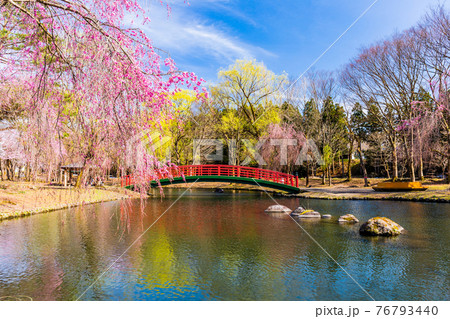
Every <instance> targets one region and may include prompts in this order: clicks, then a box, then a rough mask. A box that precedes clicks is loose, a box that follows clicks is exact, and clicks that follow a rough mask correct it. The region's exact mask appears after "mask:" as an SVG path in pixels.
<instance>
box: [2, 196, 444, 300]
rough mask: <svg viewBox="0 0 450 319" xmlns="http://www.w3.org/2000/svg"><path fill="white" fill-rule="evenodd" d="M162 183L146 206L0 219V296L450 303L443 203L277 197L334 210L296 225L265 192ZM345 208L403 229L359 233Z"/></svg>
mask: <svg viewBox="0 0 450 319" xmlns="http://www.w3.org/2000/svg"><path fill="white" fill-rule="evenodd" d="M165 192H166V197H165V199H163V200H161V199H149V200H146V201H145V202H144V203H145V205H146V206H145V208H144V209H143V211H142V210H141V208H140V207H141V201H140V200H134V201H131V202H130V201H121V202H109V203H102V204H96V205H88V206H85V207H79V208H74V209H69V210H63V211H59V212H53V213H49V214H43V215H36V216H32V217H28V218H23V219H17V220H9V221H4V222H2V223H0V298H3V299H6V298H21V299H24V298H26V297H31V298H32V299H33V300H76V299H78V298H80V299H81V300H369V299H370V298H369V296H368V294H367V293H366V292H364V290H366V291H367V292H368V293H369V294H370V295H371V296H372V297H373V298H374V299H376V300H450V288H449V287H450V276H449V267H448V266H449V257H450V249H449V244H450V242H449V239H450V233H449V231H450V227H449V226H450V219H449V214H450V204H434V203H414V202H392V201H324V200H305V199H293V198H277V201H278V202H279V203H280V204H284V205H286V206H288V207H290V208H295V207H297V206H298V205H302V206H304V207H307V208H314V209H315V210H317V211H319V212H321V213H323V214H325V213H328V214H331V215H333V219H331V220H321V221H318V222H312V221H302V222H299V223H300V225H301V226H302V228H303V229H302V228H300V227H299V226H298V225H297V224H296V223H295V222H294V221H293V220H292V219H290V218H289V217H287V216H284V217H283V216H281V217H280V216H270V215H267V214H265V213H264V212H263V211H264V209H265V208H267V207H268V206H269V205H272V204H273V201H272V199H270V198H269V197H267V196H265V195H264V194H260V193H249V192H229V193H225V194H214V193H212V192H211V191H210V190H204V191H201V190H196V191H193V190H192V191H188V192H187V193H186V194H185V196H183V197H182V198H180V199H179V200H178V201H176V200H177V198H178V196H179V195H180V194H181V192H182V191H180V190H166V191H165ZM175 201H176V202H175ZM174 202H175V203H174ZM167 209H168V210H167ZM166 210H167V212H166V213H165V214H164V215H163V216H162V217H161V218H160V219H159V220H157V219H158V217H160V216H161V214H162V213H164V212H165V211H166ZM345 213H351V214H354V215H355V216H356V217H358V218H359V219H360V220H362V221H365V220H367V219H369V218H370V217H374V216H386V217H389V218H391V219H393V220H394V221H396V222H398V223H399V224H401V225H402V226H403V227H404V228H405V229H406V230H407V233H406V234H404V235H401V236H400V237H398V238H365V237H360V235H359V234H358V225H339V224H337V222H336V220H337V217H338V216H339V215H341V214H345ZM155 221H156V222H155ZM152 224H153V226H152V227H151V228H150V229H149V230H148V231H147V232H145V230H146V229H147V228H148V227H149V226H150V225H152ZM144 232H145V233H144ZM306 232H308V233H309V235H311V236H312V237H313V238H314V239H315V240H316V241H317V243H316V242H314V241H313V240H312V239H311V238H310V237H309V236H308V234H307V233H306ZM143 233H144V234H143ZM318 244H320V246H322V247H323V249H325V250H326V251H327V252H328V253H329V254H330V255H331V256H332V257H333V258H334V259H335V261H336V262H337V263H336V262H334V261H333V260H332V259H331V258H330V257H329V256H328V255H327V254H326V253H325V252H324V251H323V250H322V249H321V248H320V247H319V245H318ZM130 246H131V248H130ZM338 264H339V265H340V266H342V267H343V268H344V269H345V270H346V271H347V272H348V274H347V273H346V272H345V271H343V270H342V268H341V267H340V266H339V265H338ZM111 265H112V266H111ZM108 267H110V268H109V270H108V271H106V270H107V269H108ZM105 271H106V272H105ZM102 274H103V275H102ZM349 275H350V276H351V277H352V278H353V279H354V280H355V281H356V282H357V283H359V285H360V286H361V287H362V288H363V289H364V290H363V289H362V288H361V287H359V286H358V285H357V284H356V283H355V281H354V280H353V279H352V278H351V277H350V276H349ZM99 277H100V278H99ZM88 287H90V288H89V289H88ZM86 289H88V290H87V291H86ZM83 292H85V293H84V294H83ZM7 296H10V297H7ZM20 296H21V297H20ZM80 296H81V297H80Z"/></svg>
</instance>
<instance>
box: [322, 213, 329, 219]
mask: <svg viewBox="0 0 450 319" xmlns="http://www.w3.org/2000/svg"><path fill="white" fill-rule="evenodd" d="M322 218H324V219H330V218H331V215H329V214H325V215H322Z"/></svg>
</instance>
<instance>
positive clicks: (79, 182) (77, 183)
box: [75, 167, 84, 188]
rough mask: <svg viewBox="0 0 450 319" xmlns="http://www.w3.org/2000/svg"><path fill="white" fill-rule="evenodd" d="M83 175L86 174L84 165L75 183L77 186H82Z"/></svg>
mask: <svg viewBox="0 0 450 319" xmlns="http://www.w3.org/2000/svg"><path fill="white" fill-rule="evenodd" d="M83 175H84V167H83V168H82V169H81V171H80V174H78V177H77V182H76V183H75V187H76V188H81V185H82V179H83Z"/></svg>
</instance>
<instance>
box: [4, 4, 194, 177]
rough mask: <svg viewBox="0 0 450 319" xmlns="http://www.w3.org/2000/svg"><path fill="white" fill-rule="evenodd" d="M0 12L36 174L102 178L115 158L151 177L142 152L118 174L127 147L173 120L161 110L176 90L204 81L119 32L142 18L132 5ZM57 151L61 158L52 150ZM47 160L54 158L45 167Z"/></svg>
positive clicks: (150, 160)
mask: <svg viewBox="0 0 450 319" xmlns="http://www.w3.org/2000/svg"><path fill="white" fill-rule="evenodd" d="M0 4H1V6H0V24H1V25H2V33H1V34H0V60H1V62H2V74H4V76H5V78H6V79H13V78H16V79H20V80H21V81H22V82H23V83H24V86H25V88H26V90H27V91H28V92H30V98H29V99H27V100H26V101H25V102H24V105H23V107H24V118H25V122H26V125H23V126H22V127H23V128H24V132H23V133H24V136H25V138H26V140H27V141H28V146H29V148H27V152H26V155H27V156H28V157H29V159H31V158H33V160H35V161H37V163H36V165H35V168H37V167H42V166H47V167H46V170H47V171H50V172H51V171H52V170H55V168H56V167H57V165H58V164H59V163H62V162H64V161H66V162H67V161H71V162H74V161H76V162H80V163H82V164H83V166H84V170H83V172H88V171H89V170H94V169H95V170H97V171H100V172H101V171H105V169H106V168H107V166H109V165H111V160H112V159H114V161H116V162H117V163H118V165H119V166H120V167H121V168H122V169H129V170H136V169H137V168H139V170H140V173H141V175H145V176H148V175H151V174H153V173H152V172H153V167H154V165H155V163H156V162H157V160H156V159H155V158H154V157H153V156H152V154H148V153H147V150H146V149H145V148H138V149H136V150H135V151H136V152H138V153H139V152H140V153H143V154H142V156H139V157H138V158H140V159H142V160H141V162H140V163H135V165H133V166H132V167H125V159H124V157H125V155H126V154H124V153H125V152H124V150H125V149H126V143H127V140H129V139H131V138H132V137H133V136H135V135H138V134H139V133H140V132H142V131H143V130H146V129H150V128H152V127H154V126H155V125H157V124H155V123H158V122H159V121H160V120H161V119H162V118H163V117H166V116H170V113H171V110H170V108H168V107H167V106H168V105H171V103H170V97H171V95H172V92H174V91H176V90H177V88H178V87H179V86H180V85H188V86H193V89H194V91H196V92H197V91H198V87H199V86H200V85H201V80H199V79H198V78H197V77H196V76H195V75H194V74H192V73H187V72H179V71H177V69H176V67H175V64H174V62H173V61H172V60H171V59H170V58H166V59H163V58H162V57H161V56H160V54H158V51H157V49H155V48H154V47H153V46H152V43H151V40H150V39H149V38H148V37H147V36H146V35H145V34H144V33H143V32H142V31H141V30H139V29H131V28H127V27H126V26H124V22H123V21H124V17H125V16H128V15H133V16H136V18H137V19H142V20H143V21H146V20H148V18H146V17H145V12H144V10H143V9H142V8H141V7H140V6H139V4H138V3H137V2H136V1H131V0H114V1H111V0H88V1H79V0H72V1H66V0H29V1H27V0H23V1H12V0H2V1H0ZM0 99H1V97H0ZM63 145H66V146H67V156H66V157H64V156H63V152H61V151H58V150H61V149H62V148H63ZM48 157H52V158H54V159H55V160H54V161H53V163H52V164H51V165H50V166H51V167H48V166H49V165H48V163H49V162H48ZM43 164H45V165H43ZM82 175H83V174H81V176H82ZM86 177H87V176H86ZM79 183H81V179H79Z"/></svg>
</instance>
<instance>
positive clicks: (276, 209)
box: [264, 205, 292, 214]
mask: <svg viewBox="0 0 450 319" xmlns="http://www.w3.org/2000/svg"><path fill="white" fill-rule="evenodd" d="M264 212H266V213H288V214H289V213H290V212H292V210H291V209H290V208H288V207H286V206H283V205H272V206H269V207H268V208H267V209H266V210H265V211H264Z"/></svg>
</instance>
